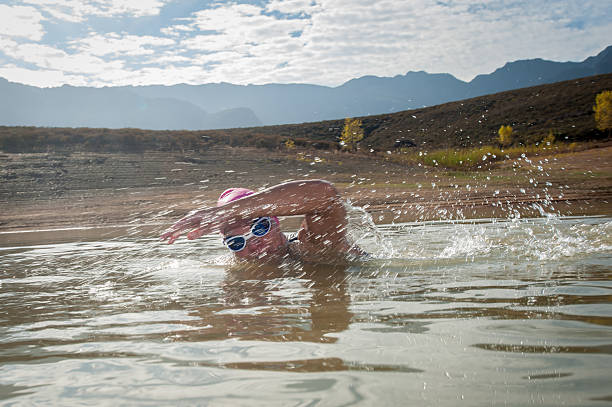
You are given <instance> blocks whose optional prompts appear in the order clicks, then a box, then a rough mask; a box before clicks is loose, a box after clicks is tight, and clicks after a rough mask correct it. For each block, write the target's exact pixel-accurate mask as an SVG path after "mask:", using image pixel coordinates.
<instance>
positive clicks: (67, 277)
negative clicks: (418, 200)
mask: <svg viewBox="0 0 612 407" xmlns="http://www.w3.org/2000/svg"><path fill="white" fill-rule="evenodd" d="M359 233H361V235H359V236H358V237H359V238H360V243H361V244H362V245H363V246H364V247H365V248H366V249H368V250H369V251H370V252H372V253H374V255H375V257H377V258H375V259H373V260H371V261H369V262H367V263H364V264H355V265H352V266H350V267H336V268H332V267H328V266H322V265H303V264H302V265H300V264H285V265H283V266H281V267H265V268H259V269H255V268H253V269H246V270H244V269H242V270H239V269H236V268H232V267H230V266H228V265H227V262H228V257H227V254H226V252H225V249H224V248H223V247H222V246H221V242H220V239H219V238H218V237H216V236H210V237H205V238H203V239H200V240H199V241H196V242H188V241H181V242H179V243H177V244H175V245H173V246H166V245H161V244H159V243H158V242H157V241H156V240H155V239H142V238H138V237H137V234H130V233H126V234H125V235H123V236H119V237H114V238H104V237H100V238H98V239H91V240H90V241H81V242H64V243H52V244H37V245H33V244H32V245H29V246H23V245H14V244H5V245H4V246H5V247H2V248H0V256H1V257H0V318H1V321H2V324H1V328H0V404H2V405H28V406H29V405H33V404H38V405H93V404H95V405H211V406H217V405H223V406H225V405H231V406H234V405H248V406H252V405H265V406H275V405H279V406H287V405H293V406H310V405H323V406H340V405H376V406H379V405H418V406H420V405H447V406H454V405H459V404H462V405H470V406H478V405H487V406H489V405H506V404H508V405H532V404H533V405H550V406H558V405H571V406H575V405H596V406H599V405H605V404H607V403H610V402H611V401H612V387H610V383H611V379H610V378H611V377H612V356H611V355H612V219H611V218H601V217H600V218H562V219H560V218H550V219H538V220H515V221H507V222H501V221H497V222H493V221H490V220H483V221H477V222H466V223H443V222H440V223H421V224H404V225H395V226H386V227H380V228H379V230H378V232H377V233H374V232H372V231H370V232H369V233H366V232H364V231H360V232H359ZM5 237H6V236H5ZM9 240H10V239H9ZM9 240H7V239H5V241H9ZM64 240H66V239H64ZM67 240H70V239H67Z"/></svg>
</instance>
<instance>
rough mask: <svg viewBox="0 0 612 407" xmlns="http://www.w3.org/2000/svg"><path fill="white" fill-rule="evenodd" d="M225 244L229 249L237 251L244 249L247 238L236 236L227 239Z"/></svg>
mask: <svg viewBox="0 0 612 407" xmlns="http://www.w3.org/2000/svg"><path fill="white" fill-rule="evenodd" d="M225 244H226V245H227V247H228V249H230V250H233V251H235V252H237V251H240V250H242V249H244V246H246V239H245V238H244V237H242V236H236V237H232V238H230V239H228V240H226V241H225Z"/></svg>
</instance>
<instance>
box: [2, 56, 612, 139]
mask: <svg viewBox="0 0 612 407" xmlns="http://www.w3.org/2000/svg"><path fill="white" fill-rule="evenodd" d="M611 72H612V46H609V47H607V48H606V49H605V50H603V51H602V52H600V53H599V54H598V55H597V56H594V57H589V58H587V59H585V60H584V61H582V62H554V61H545V60H542V59H530V60H521V61H515V62H509V63H507V64H506V65H504V66H503V67H501V68H499V69H497V70H496V71H495V72H493V73H491V74H486V75H478V76H477V77H475V78H474V79H473V80H472V81H470V82H464V81H461V80H459V79H457V78H455V77H454V76H452V75H450V74H429V73H426V72H423V71H421V72H408V73H407V74H406V75H397V76H395V77H392V78H391V77H382V78H381V77H376V76H364V77H361V78H357V79H352V80H350V81H348V82H346V83H344V84H343V85H341V86H338V87H327V86H318V85H306V84H268V85H246V86H243V85H232V84H229V83H219V84H204V85H184V84H181V85H174V86H159V85H152V86H123V87H105V88H90V87H74V86H67V85H64V86H62V87H58V88H37V87H33V86H27V85H22V84H18V83H12V82H8V81H7V80H6V79H2V78H0V125H5V126H22V125H24V126H45V127H104V128H123V127H135V128H142V129H155V130H164V129H168V130H182V129H184V130H204V129H220V128H236V127H255V126H261V125H274V124H288V123H303V122H314V121H321V120H330V119H338V118H344V117H358V116H368V115H373V114H384V113H393V112H398V111H402V110H408V109H416V108H421V107H424V106H433V105H438V104H441V103H446V102H450V101H457V100H462V99H467V98H471V97H476V96H481V95H486V94H492V93H497V92H502V91H506V90H511V89H518V88H524V87H529V86H535V85H542V84H547V83H554V82H559V81H564V80H570V79H575V78H581V77H586V76H591V75H599V74H605V73H611Z"/></svg>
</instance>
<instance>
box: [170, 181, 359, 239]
mask: <svg viewBox="0 0 612 407" xmlns="http://www.w3.org/2000/svg"><path fill="white" fill-rule="evenodd" d="M292 215H305V233H307V234H308V237H309V238H312V239H315V240H320V241H321V242H324V241H326V244H335V243H343V244H344V236H345V229H346V222H347V221H346V211H345V209H344V206H343V204H342V201H341V199H340V196H339V194H338V192H337V191H336V188H334V186H333V185H332V184H331V183H329V182H327V181H323V180H307V181H291V182H286V183H283V184H279V185H275V186H273V187H270V188H267V189H265V190H263V191H260V192H257V193H255V194H252V195H249V196H246V197H243V198H240V199H237V200H235V201H232V202H230V203H228V204H226V205H223V206H219V207H212V208H206V209H200V210H196V211H193V212H191V213H189V214H188V215H187V216H185V217H183V218H182V219H180V220H179V221H178V222H176V223H175V224H174V225H172V226H171V227H170V228H169V229H168V230H167V231H166V232H165V233H164V234H162V236H161V238H162V240H168V243H173V242H174V241H175V240H176V239H177V238H178V237H180V236H181V235H182V234H184V233H185V232H188V234H187V238H188V239H196V238H198V237H200V236H202V235H205V234H209V233H214V232H219V231H223V229H224V228H225V227H227V226H231V225H232V224H233V223H237V222H240V221H242V220H244V219H249V218H257V217H261V216H292Z"/></svg>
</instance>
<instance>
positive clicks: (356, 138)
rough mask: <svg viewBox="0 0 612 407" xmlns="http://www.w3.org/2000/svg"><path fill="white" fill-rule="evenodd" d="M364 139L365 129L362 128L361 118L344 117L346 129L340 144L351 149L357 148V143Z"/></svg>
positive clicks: (343, 131)
mask: <svg viewBox="0 0 612 407" xmlns="http://www.w3.org/2000/svg"><path fill="white" fill-rule="evenodd" d="M361 140H363V129H362V128H361V120H359V119H350V118H348V117H347V118H346V119H344V129H343V130H342V135H341V136H340V144H341V145H342V146H343V147H346V148H350V149H351V151H355V150H356V149H357V143H359V142H360V141H361Z"/></svg>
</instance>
